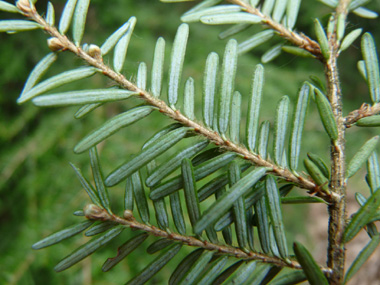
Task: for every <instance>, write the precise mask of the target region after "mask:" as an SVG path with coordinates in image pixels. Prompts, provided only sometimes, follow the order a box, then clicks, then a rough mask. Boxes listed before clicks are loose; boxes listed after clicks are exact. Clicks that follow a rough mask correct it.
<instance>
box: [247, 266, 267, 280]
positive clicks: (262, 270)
mask: <svg viewBox="0 0 380 285" xmlns="http://www.w3.org/2000/svg"><path fill="white" fill-rule="evenodd" d="M270 270H271V266H270V265H267V264H265V263H264V264H258V265H257V266H256V270H255V274H252V276H251V278H250V279H249V280H248V282H247V283H249V284H265V283H263V281H264V279H265V276H267V274H269V272H270Z"/></svg>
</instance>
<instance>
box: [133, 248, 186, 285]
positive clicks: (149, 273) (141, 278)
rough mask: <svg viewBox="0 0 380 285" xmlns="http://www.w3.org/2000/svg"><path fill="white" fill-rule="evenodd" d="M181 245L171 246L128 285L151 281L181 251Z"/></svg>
mask: <svg viewBox="0 0 380 285" xmlns="http://www.w3.org/2000/svg"><path fill="white" fill-rule="evenodd" d="M181 247H182V245H181V244H176V245H174V246H172V247H171V248H170V249H169V250H168V251H166V252H164V253H162V254H161V255H160V256H159V257H157V258H156V259H155V260H154V261H152V262H151V263H150V264H149V265H148V266H147V267H145V268H144V269H143V270H142V271H141V272H140V273H139V274H137V275H136V276H135V277H134V278H133V279H132V280H130V281H128V282H127V284H128V285H132V284H144V283H145V282H147V281H148V280H149V279H151V278H152V277H153V276H154V275H155V274H156V273H157V272H158V271H160V270H161V269H162V268H163V267H164V266H165V265H166V264H167V263H168V262H169V261H170V260H171V259H172V258H173V257H174V256H175V255H176V254H177V253H178V252H179V250H180V249H181Z"/></svg>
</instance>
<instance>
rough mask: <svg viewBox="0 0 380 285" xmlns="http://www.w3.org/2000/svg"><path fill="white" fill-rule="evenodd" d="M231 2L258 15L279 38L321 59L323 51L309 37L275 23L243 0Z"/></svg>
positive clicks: (232, 0)
mask: <svg viewBox="0 0 380 285" xmlns="http://www.w3.org/2000/svg"><path fill="white" fill-rule="evenodd" d="M228 1H229V2H231V3H233V4H236V5H239V6H241V7H243V8H244V9H245V11H246V12H248V13H251V14H253V15H257V16H259V17H260V18H262V19H263V21H262V22H263V23H264V24H266V25H268V26H269V27H270V28H271V29H273V30H275V31H276V32H277V33H278V34H279V36H281V37H283V38H285V39H287V40H288V41H289V42H291V43H292V44H294V45H295V46H298V47H299V48H302V49H305V50H307V51H308V52H310V53H311V54H313V55H315V56H316V57H317V58H321V49H320V47H319V44H318V43H317V42H316V41H314V40H312V39H310V38H309V37H307V36H306V35H304V34H299V33H297V32H294V31H291V30H289V29H288V28H286V27H285V26H284V25H282V24H280V23H278V22H276V21H274V20H273V19H272V18H271V17H270V16H267V15H264V14H263V13H262V12H261V11H260V10H259V9H257V8H253V7H252V6H251V5H249V4H248V3H247V2H245V1H242V0H228Z"/></svg>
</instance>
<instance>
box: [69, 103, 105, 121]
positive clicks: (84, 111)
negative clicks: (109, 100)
mask: <svg viewBox="0 0 380 285" xmlns="http://www.w3.org/2000/svg"><path fill="white" fill-rule="evenodd" d="M102 105H103V103H92V104H86V105H83V106H82V107H80V108H79V109H78V111H76V113H75V114H74V118H75V119H81V118H83V117H85V116H86V115H88V114H89V113H90V112H92V111H94V110H95V109H97V108H98V107H100V106H102Z"/></svg>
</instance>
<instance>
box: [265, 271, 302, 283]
mask: <svg viewBox="0 0 380 285" xmlns="http://www.w3.org/2000/svg"><path fill="white" fill-rule="evenodd" d="M306 280H307V279H306V276H305V273H304V272H303V271H302V270H292V271H290V272H289V273H285V274H282V275H280V276H279V277H277V278H275V279H274V280H273V281H272V282H271V283H270V284H271V285H285V284H298V283H300V282H302V281H306Z"/></svg>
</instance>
